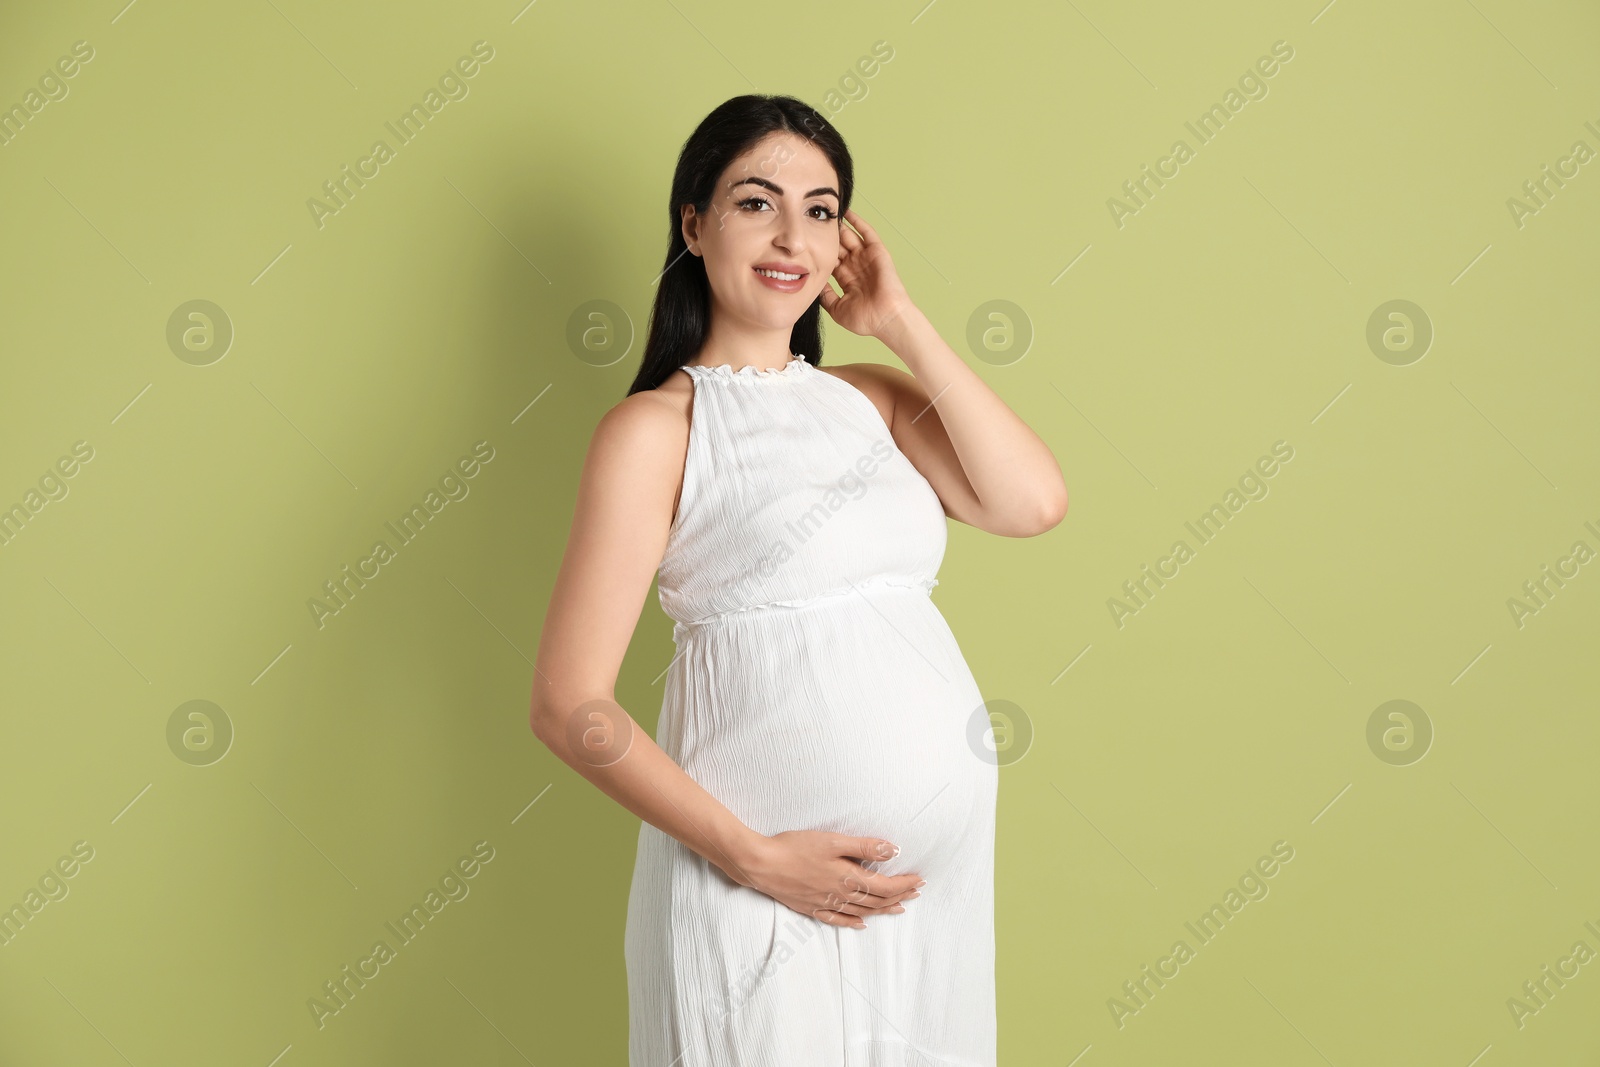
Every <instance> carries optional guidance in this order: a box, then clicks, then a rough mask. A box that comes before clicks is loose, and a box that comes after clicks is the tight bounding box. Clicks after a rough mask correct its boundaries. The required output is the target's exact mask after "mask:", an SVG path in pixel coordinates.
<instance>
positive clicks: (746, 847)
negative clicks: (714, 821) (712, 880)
mask: <svg viewBox="0 0 1600 1067" xmlns="http://www.w3.org/2000/svg"><path fill="white" fill-rule="evenodd" d="M770 842H771V839H770V838H768V837H767V836H766V835H765V834H762V833H758V832H756V831H755V830H752V829H751V828H750V827H748V826H745V825H744V824H743V823H740V824H739V827H738V829H737V831H736V832H735V833H734V834H733V835H732V836H730V837H728V838H726V839H724V840H723V841H721V842H719V843H718V846H719V847H718V851H719V855H718V857H717V859H716V864H717V866H718V867H721V868H722V873H724V874H726V875H727V876H728V877H729V878H731V879H733V880H734V881H735V882H738V883H739V884H740V885H744V886H749V885H752V883H753V882H754V881H755V878H756V875H757V872H758V871H759V870H760V869H761V864H762V860H763V858H764V857H765V855H766V848H767V845H768V844H770Z"/></svg>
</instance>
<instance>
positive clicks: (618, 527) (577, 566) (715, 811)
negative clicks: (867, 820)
mask: <svg viewBox="0 0 1600 1067" xmlns="http://www.w3.org/2000/svg"><path fill="white" fill-rule="evenodd" d="M682 421H683V420H682V416H680V415H679V414H678V413H677V412H676V411H674V410H673V409H672V408H671V406H670V405H668V404H667V403H665V402H664V401H661V400H659V399H657V398H654V397H650V398H646V397H645V396H644V394H637V395H636V397H633V398H630V400H629V402H625V403H623V404H619V405H618V406H617V407H615V408H613V409H612V410H611V411H610V412H608V413H607V414H606V415H605V417H604V418H602V419H601V420H600V424H599V425H598V426H597V427H596V429H595V432H594V437H593V439H592V440H591V442H590V445H589V453H588V456H587V457H586V459H585V462H584V468H583V477H582V480H581V483H580V485H579V489H578V502H577V509H576V511H575V513H574V515H573V519H572V530H571V533H570V536H569V537H568V540H567V549H566V555H565V557H564V558H563V560H562V563H561V572H560V574H559V575H557V577H556V583H555V588H554V590H553V591H552V592H551V596H550V606H549V608H548V609H547V611H546V613H545V623H544V631H543V634H542V636H541V638H540V640H539V654H538V659H537V662H536V663H535V664H534V671H535V678H534V689H533V700H532V706H531V709H530V715H529V721H530V724H531V725H532V727H533V732H534V733H535V734H536V735H537V736H538V738H539V740H540V741H542V742H544V743H545V745H546V746H547V747H549V749H550V751H552V752H554V753H555V754H556V756H557V757H559V758H560V759H561V761H562V762H564V763H566V764H567V765H568V766H570V767H571V768H572V769H573V770H575V771H577V772H578V773H579V774H581V775H583V776H584V777H585V778H587V779H588V780H589V781H590V782H592V783H594V785H595V786H596V787H598V788H599V789H600V790H601V791H603V792H604V793H605V794H606V795H607V796H609V797H611V798H612V799H613V800H615V801H617V803H619V804H621V805H622V806H623V807H625V808H627V809H628V810H629V811H631V812H633V813H634V814H635V815H637V816H638V817H639V818H641V819H643V820H645V821H646V822H648V823H650V824H651V825H653V826H656V827H659V828H660V829H661V830H662V831H663V832H665V833H667V834H670V835H671V836H672V837H674V838H676V839H677V840H679V841H681V842H682V843H683V844H684V845H686V846H688V847H689V848H691V849H693V850H694V851H695V852H696V853H698V854H699V855H701V856H704V857H705V858H706V859H707V860H709V861H711V862H712V863H714V864H715V865H716V866H717V867H719V868H721V869H722V871H723V872H724V873H726V874H727V875H728V877H730V878H732V879H733V880H734V881H736V882H738V883H739V884H741V885H749V884H750V879H749V877H748V876H747V875H746V874H745V873H744V864H743V862H741V861H748V859H749V855H750V851H751V849H752V847H753V845H754V840H753V839H754V838H756V837H758V836H760V835H758V834H756V833H755V831H753V830H751V829H750V828H749V827H748V826H746V825H745V824H744V823H742V822H740V821H739V819H737V818H736V817H735V816H734V815H733V813H732V812H730V811H729V810H728V809H727V808H726V807H725V806H724V805H723V804H722V803H720V802H719V801H718V800H717V799H716V798H715V797H713V796H712V795H711V794H710V793H707V792H706V791H705V789H703V788H702V787H701V786H700V784H699V783H697V782H696V781H695V780H694V779H692V778H690V777H689V776H688V775H687V774H685V773H684V772H683V770H682V769H681V768H680V767H679V766H678V765H677V764H676V763H674V762H673V761H672V759H671V758H670V757H669V756H667V754H666V753H665V752H663V751H661V749H660V747H659V746H658V745H657V744H656V743H655V741H654V740H653V739H652V738H651V737H650V735H649V734H648V732H647V731H645V730H644V729H642V728H640V727H639V726H638V725H637V724H636V723H635V722H634V721H633V719H632V717H631V716H629V715H628V713H627V712H626V711H624V710H623V709H622V707H621V705H619V704H617V703H616V691H615V686H616V680H617V673H618V671H619V670H620V669H621V666H622V660H623V656H624V654H625V653H626V652H627V649H628V642H629V639H630V638H631V636H632V634H633V630H634V627H635V626H637V625H638V622H639V614H640V611H641V609H642V608H643V606H644V598H645V595H646V594H647V593H648V592H649V590H650V581H651V578H652V576H653V575H654V574H655V570H656V567H657V566H658V565H659V562H660V560H661V556H662V553H663V552H664V551H665V549H666V538H667V529H668V527H669V526H670V525H671V512H672V508H673V497H674V495H675V494H676V491H677V485H678V480H677V479H678V478H679V477H680V476H681V471H682V463H683V457H682V456H681V455H679V456H678V457H677V458H676V460H674V457H673V454H672V453H673V450H672V449H671V448H662V447H661V442H662V441H664V440H670V435H671V433H672V432H673V429H674V424H681V423H682ZM674 463H676V465H677V469H676V470H674Z"/></svg>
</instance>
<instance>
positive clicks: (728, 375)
mask: <svg viewBox="0 0 1600 1067" xmlns="http://www.w3.org/2000/svg"><path fill="white" fill-rule="evenodd" d="M809 367H811V363H810V362H809V361H808V360H807V359H806V357H805V356H797V355H792V354H791V355H790V357H789V362H788V363H785V364H784V365H783V366H781V367H740V368H738V369H737V370H735V369H734V367H733V366H732V364H728V363H718V364H717V365H716V366H713V367H702V366H694V365H692V364H684V367H683V369H684V370H685V371H687V372H688V373H689V376H690V377H693V378H719V379H724V380H727V381H736V380H740V379H744V380H753V379H758V378H782V377H791V378H792V377H795V376H796V375H798V374H801V373H803V368H809Z"/></svg>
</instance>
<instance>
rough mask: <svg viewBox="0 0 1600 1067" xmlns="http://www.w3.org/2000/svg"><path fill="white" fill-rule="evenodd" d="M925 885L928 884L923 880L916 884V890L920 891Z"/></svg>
mask: <svg viewBox="0 0 1600 1067" xmlns="http://www.w3.org/2000/svg"><path fill="white" fill-rule="evenodd" d="M927 884H928V880H927V879H926V878H924V879H923V880H922V881H920V882H918V883H917V884H916V888H917V889H921V888H922V887H923V886H925V885H927Z"/></svg>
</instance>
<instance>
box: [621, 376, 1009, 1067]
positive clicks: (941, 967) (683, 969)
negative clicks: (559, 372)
mask: <svg viewBox="0 0 1600 1067" xmlns="http://www.w3.org/2000/svg"><path fill="white" fill-rule="evenodd" d="M684 370H685V371H686V372H687V373H688V374H689V375H690V377H691V378H692V379H693V388H694V402H693V407H692V411H691V418H690V431H689V449H688V456H687V459H686V461H685V469H684V485H683V491H682V494H681V497H680V500H679V505H678V514H677V516H676V518H675V519H674V520H673V524H672V528H671V531H670V533H669V535H668V541H667V548H666V552H665V554H664V557H663V559H662V561H661V567H660V571H659V575H658V587H657V588H658V595H659V598H660V602H661V606H662V609H663V610H664V611H665V612H666V613H667V614H668V615H669V616H670V617H671V618H672V619H673V620H674V626H673V639H674V641H675V643H676V646H677V655H676V656H675V657H674V659H673V661H672V665H671V666H670V668H669V669H668V672H667V677H666V693H665V697H664V699H663V702H662V708H661V717H660V722H659V724H658V727H657V731H656V742H657V743H658V744H659V745H660V746H661V747H662V749H663V750H665V751H666V753H667V754H668V755H669V756H671V757H672V759H673V760H674V761H675V762H676V763H677V764H678V765H679V766H681V767H682V768H683V769H684V770H685V772H687V773H688V774H689V776H690V777H692V778H693V779H694V780H695V781H696V782H698V783H699V784H700V785H701V786H702V787H704V788H705V789H706V790H707V791H708V792H709V793H711V794H712V795H713V796H715V797H716V798H717V799H718V800H720V801H721V802H722V803H723V804H725V805H727V807H728V808H729V809H730V810H731V811H732V812H733V813H734V814H735V815H736V816H738V817H739V818H740V819H741V820H743V821H744V823H745V824H746V825H748V826H750V827H751V828H752V829H755V830H756V831H758V832H760V833H763V834H775V833H779V832H781V831H784V830H803V829H810V830H830V831H836V832H839V833H844V834H851V835H858V836H874V837H883V838H887V839H888V840H890V841H893V842H895V843H896V844H898V845H899V846H900V848H901V852H900V855H899V856H897V857H896V858H895V859H893V860H888V861H884V862H875V863H872V864H870V866H871V867H872V868H873V869H875V870H880V871H883V872H885V873H889V874H900V873H904V872H908V871H915V872H917V873H919V874H920V875H921V876H922V877H923V878H925V879H926V880H927V883H928V884H927V885H926V886H924V887H923V888H922V889H921V893H922V895H921V897H919V898H918V899H916V900H913V901H910V902H908V903H907V905H906V911H905V913H904V914H901V915H882V916H878V917H876V918H872V917H869V918H868V920H867V928H866V929H865V930H854V929H847V928H841V927H834V926H830V925H828V924H827V923H824V922H822V921H820V920H817V919H813V918H811V917H810V916H809V915H803V914H800V913H799V912H795V911H792V910H790V909H789V908H787V907H785V906H784V905H782V904H779V903H778V902H777V901H775V900H773V899H772V898H771V897H768V896H767V895H765V894H764V893H761V892H760V891H758V890H755V889H751V888H748V887H745V886H741V885H739V884H738V883H736V882H734V881H733V880H732V879H730V878H728V877H727V876H726V875H725V874H724V873H723V872H722V871H721V870H720V869H719V868H718V867H716V866H715V865H713V864H711V863H710V862H709V861H707V860H705V859H702V858H701V857H700V856H699V855H697V854H696V853H694V852H693V851H691V850H690V849H688V848H686V847H685V846H683V845H682V844H680V843H679V842H678V841H677V840H675V839H673V838H672V837H669V836H668V835H666V834H664V833H662V832H661V831H660V830H658V829H656V828H655V827H654V826H652V825H651V824H649V823H641V825H640V829H639V842H638V853H637V857H636V860H635V864H634V872H633V882H632V887H631V891H630V895H629V899H628V916H627V929H626V935H625V946H624V954H625V957H626V962H627V972H628V1011H629V1027H630V1029H629V1036H628V1053H629V1060H628V1062H629V1065H630V1067H994V1065H995V1056H996V1035H995V995H994V818H995V801H996V791H997V785H998V770H999V769H998V765H997V762H996V759H995V757H994V755H993V753H992V751H991V750H990V749H989V748H988V747H987V746H986V745H985V744H984V743H983V739H984V738H985V737H986V736H987V731H988V729H989V718H988V715H987V714H986V712H985V711H984V709H983V698H982V697H981V696H980V695H979V692H978V687H977V684H976V682H975V681H974V680H973V677H972V675H971V672H970V671H969V670H968V668H967V664H966V661H965V659H964V658H963V657H962V654H961V650H960V648H959V647H958V646H957V643H956V640H955V637H954V635H953V634H952V633H951V631H950V629H949V627H948V625H947V624H946V622H945V619H944V616H943V615H942V614H941V613H940V612H939V609H938V608H937V607H936V606H935V605H934V603H933V600H932V598H931V596H930V593H931V591H932V589H933V587H934V586H935V585H937V584H938V579H937V578H936V577H935V576H936V575H937V573H938V570H939V565H940V563H941V562H942V561H943V558H944V552H945V545H946V536H947V530H946V526H945V521H946V520H945V515H944V512H943V508H942V506H941V505H940V503H939V499H938V497H937V495H936V494H935V493H934V491H933V488H932V486H930V485H929V484H928V482H927V480H926V479H924V478H923V477H922V475H921V474H920V473H919V472H918V471H917V470H916V468H915V467H913V466H912V464H911V462H910V461H909V460H908V459H906V457H905V456H904V454H902V453H901V452H900V451H899V449H898V448H896V447H895V444H894V439H893V437H892V436H891V435H890V433H889V428H888V426H886V425H885V424H884V421H883V419H882V417H881V416H880V415H879V414H878V410H877V408H876V407H875V406H874V405H873V403H872V401H871V400H869V399H868V398H867V397H866V396H865V395H864V394H862V393H861V392H860V391H859V390H857V389H856V388H855V387H854V386H852V385H850V384H849V383H847V382H845V381H842V380H841V379H838V378H836V377H834V376H833V375H831V374H827V373H825V372H823V371H820V370H818V369H817V368H816V367H815V366H813V365H812V364H811V363H809V362H808V361H806V359H805V358H804V357H801V356H795V357H794V358H793V359H792V360H791V361H790V362H789V364H788V365H786V366H785V367H783V368H782V369H776V370H758V369H756V368H749V367H746V368H741V369H739V370H737V371H736V370H734V369H733V368H731V367H728V366H725V365H724V366H716V367H685V368H684Z"/></svg>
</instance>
